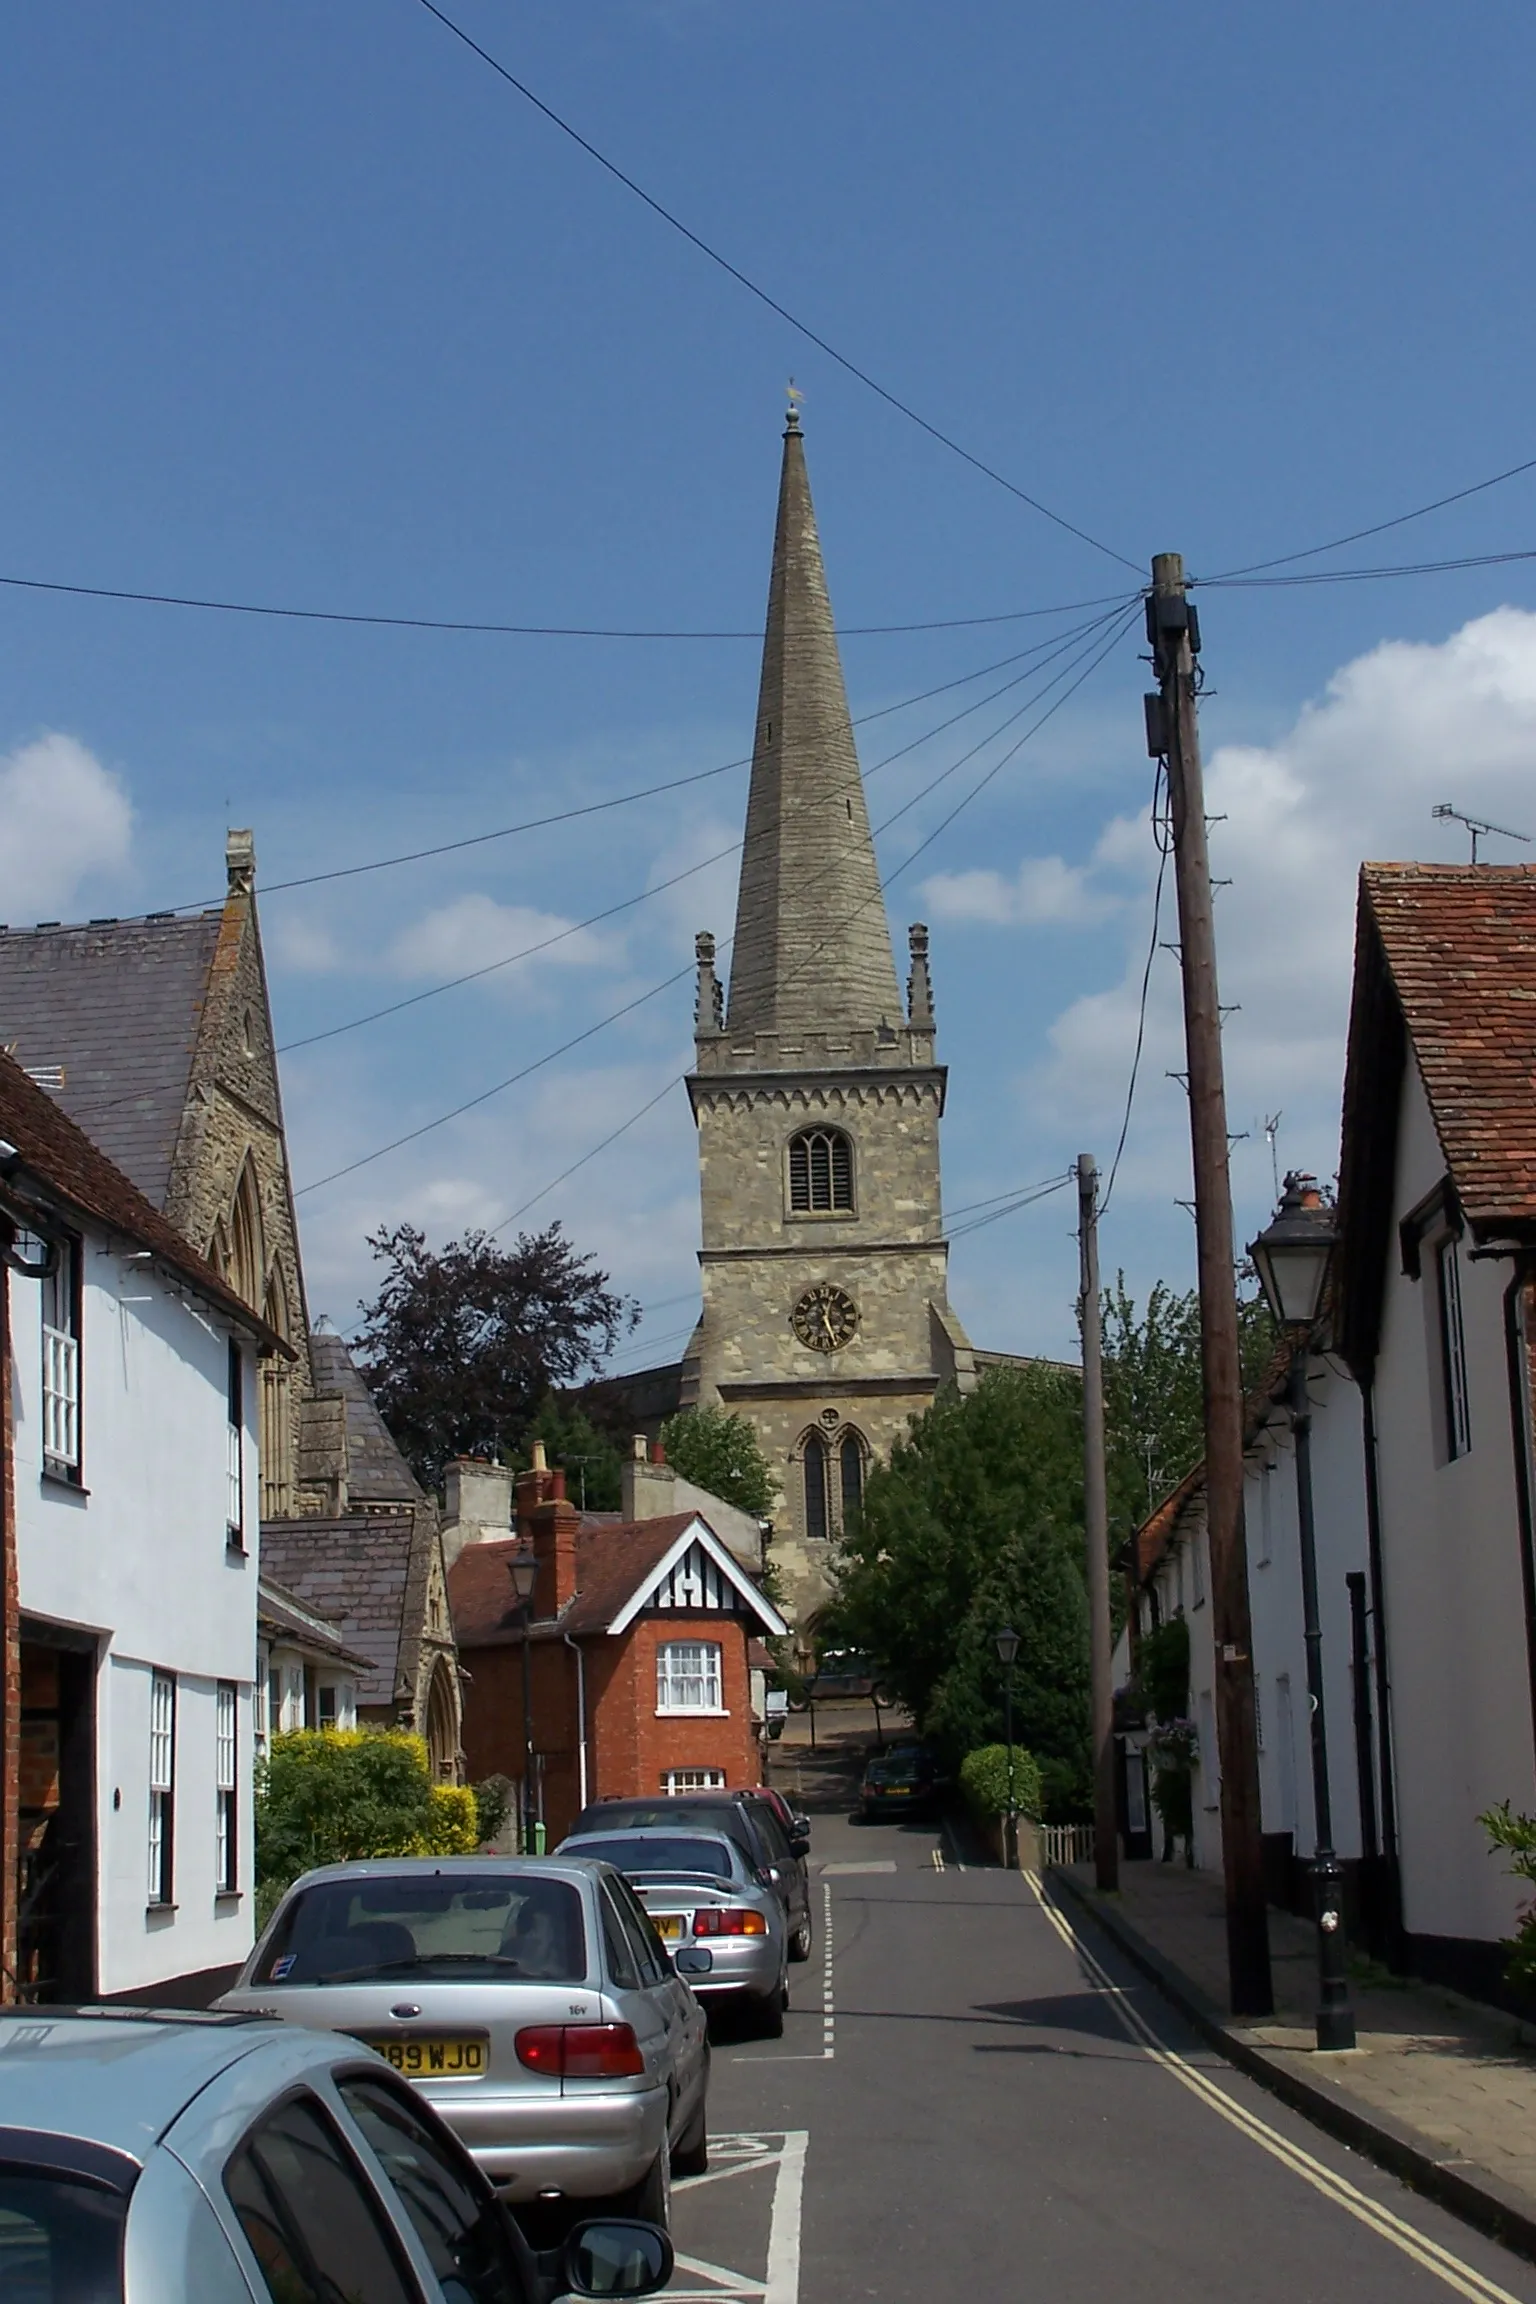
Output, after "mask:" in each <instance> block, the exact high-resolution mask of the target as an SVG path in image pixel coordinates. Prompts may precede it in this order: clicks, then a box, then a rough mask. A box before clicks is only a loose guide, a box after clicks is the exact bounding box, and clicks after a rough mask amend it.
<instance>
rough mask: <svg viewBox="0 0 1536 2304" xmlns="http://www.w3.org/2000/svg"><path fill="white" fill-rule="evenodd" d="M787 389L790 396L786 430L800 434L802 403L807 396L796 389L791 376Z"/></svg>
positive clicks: (785, 424)
mask: <svg viewBox="0 0 1536 2304" xmlns="http://www.w3.org/2000/svg"><path fill="white" fill-rule="evenodd" d="M785 389H786V391H787V392H788V394H789V408H788V410H787V412H786V415H785V422H784V428H785V430H786V431H787V432H798V431H799V429H800V403H801V401H802V400H803V399H804V398H805V394H804V393H803V392H801V391H798V390H797V389H796V386H795V380H794V378H793V376H791V378H790V380H789V383H788V384H787V386H786V387H785Z"/></svg>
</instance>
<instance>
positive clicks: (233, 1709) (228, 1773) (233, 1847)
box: [213, 1680, 240, 1896]
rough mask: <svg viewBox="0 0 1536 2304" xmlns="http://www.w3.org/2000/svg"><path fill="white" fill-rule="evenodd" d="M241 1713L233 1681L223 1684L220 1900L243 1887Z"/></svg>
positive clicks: (217, 1776) (218, 1734)
mask: <svg viewBox="0 0 1536 2304" xmlns="http://www.w3.org/2000/svg"><path fill="white" fill-rule="evenodd" d="M238 1719H239V1711H238V1708H237V1703H236V1692H235V1684H234V1682H233V1680H221V1681H220V1682H219V1686H218V1695H217V1699H216V1709H215V1714H214V1778H213V1780H214V1802H215V1810H214V1831H215V1848H214V1870H213V1877H214V1882H215V1884H216V1886H217V1889H218V1892H219V1894H220V1895H221V1896H232V1895H233V1894H234V1892H235V1890H236V1889H237V1888H238V1887H239V1885H240V1833H239V1823H240V1818H239V1812H238V1807H237V1801H236V1774H235V1769H236V1762H237V1759H238V1747H239V1735H238V1728H237V1722H238Z"/></svg>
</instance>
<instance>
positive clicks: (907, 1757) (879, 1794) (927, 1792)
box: [859, 1747, 939, 1824]
mask: <svg viewBox="0 0 1536 2304" xmlns="http://www.w3.org/2000/svg"><path fill="white" fill-rule="evenodd" d="M938 1788H939V1787H938V1771H937V1770H936V1768H935V1767H934V1764H933V1760H932V1758H931V1757H930V1755H929V1754H928V1753H926V1752H923V1751H913V1750H912V1749H911V1748H910V1747H909V1748H907V1749H906V1750H903V1751H900V1752H882V1753H877V1754H876V1756H875V1758H874V1759H873V1760H871V1761H870V1763H869V1765H868V1767H867V1768H866V1769H865V1771H864V1781H863V1783H862V1784H861V1785H860V1787H859V1812H860V1814H861V1815H862V1817H863V1819H864V1821H865V1823H866V1824H873V1823H875V1822H876V1821H877V1820H878V1819H879V1818H880V1817H882V1816H916V1815H920V1814H923V1813H925V1812H931V1810H932V1808H933V1805H934V1802H935V1800H936V1798H937V1797H938Z"/></svg>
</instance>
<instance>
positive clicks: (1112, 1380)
mask: <svg viewBox="0 0 1536 2304" xmlns="http://www.w3.org/2000/svg"><path fill="white" fill-rule="evenodd" d="M1103 1327H1104V1423H1105V1435H1106V1441H1107V1455H1108V1459H1109V1463H1108V1472H1109V1497H1110V1520H1111V1525H1113V1524H1114V1522H1115V1519H1116V1516H1117V1515H1118V1517H1119V1521H1120V1524H1121V1526H1124V1524H1125V1522H1126V1521H1127V1520H1135V1521H1137V1522H1140V1521H1142V1520H1145V1519H1146V1517H1147V1515H1148V1513H1149V1512H1151V1511H1152V1510H1153V1509H1154V1508H1155V1506H1156V1505H1157V1504H1158V1503H1159V1502H1160V1501H1161V1499H1162V1498H1163V1497H1164V1496H1166V1495H1167V1493H1168V1491H1169V1489H1170V1488H1172V1487H1173V1486H1174V1485H1175V1484H1176V1483H1177V1482H1178V1481H1180V1480H1182V1479H1183V1477H1184V1475H1185V1473H1186V1472H1188V1471H1190V1470H1191V1469H1192V1468H1193V1466H1195V1465H1196V1464H1198V1463H1199V1461H1200V1458H1201V1457H1202V1455H1203V1454H1204V1453H1205V1411H1204V1403H1203V1397H1202V1392H1201V1382H1200V1298H1199V1294H1198V1292H1197V1291H1196V1290H1194V1289H1191V1290H1190V1291H1189V1293H1188V1294H1187V1295H1180V1294H1179V1292H1178V1291H1177V1290H1176V1289H1173V1288H1169V1287H1168V1286H1167V1285H1166V1284H1165V1283H1164V1282H1163V1281H1161V1280H1158V1281H1156V1282H1154V1284H1153V1287H1152V1290H1151V1293H1150V1294H1149V1296H1148V1297H1147V1304H1146V1310H1145V1311H1144V1312H1143V1313H1141V1314H1140V1315H1139V1316H1138V1314H1137V1310H1136V1306H1135V1303H1134V1301H1133V1300H1132V1298H1131V1297H1130V1296H1129V1295H1127V1293H1126V1287H1125V1274H1124V1273H1123V1272H1117V1273H1116V1275H1115V1285H1114V1287H1113V1288H1106V1289H1105V1291H1104V1310H1103ZM1238 1342H1239V1348H1240V1350H1241V1353H1242V1364H1243V1383H1244V1386H1245V1388H1247V1389H1251V1388H1252V1387H1253V1386H1254V1385H1255V1384H1257V1383H1258V1381H1259V1379H1260V1377H1261V1376H1262V1375H1263V1373H1264V1370H1265V1368H1266V1366H1267V1365H1268V1362H1269V1360H1270V1357H1271V1355H1272V1354H1273V1351H1274V1347H1275V1334H1274V1326H1273V1323H1272V1321H1271V1320H1270V1316H1269V1311H1268V1308H1267V1306H1266V1305H1265V1302H1264V1299H1263V1297H1262V1296H1260V1295H1254V1296H1251V1297H1248V1298H1246V1299H1242V1300H1240V1301H1239V1304H1238Z"/></svg>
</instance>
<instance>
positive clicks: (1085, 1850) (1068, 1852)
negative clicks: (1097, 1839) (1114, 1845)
mask: <svg viewBox="0 0 1536 2304" xmlns="http://www.w3.org/2000/svg"><path fill="white" fill-rule="evenodd" d="M1039 1831H1040V1861H1041V1863H1042V1864H1045V1865H1050V1864H1091V1863H1092V1861H1093V1826H1092V1825H1091V1824H1042V1825H1041V1826H1040V1827H1039Z"/></svg>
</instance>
